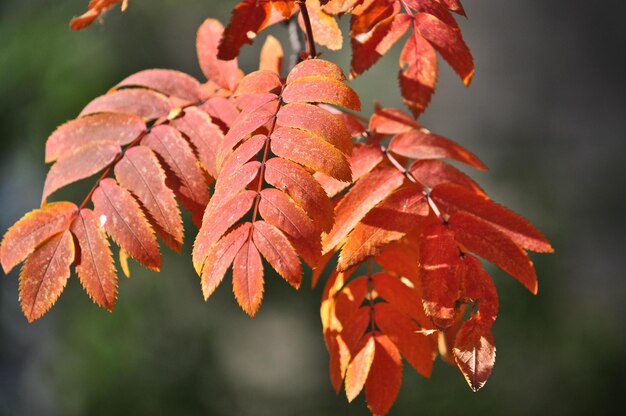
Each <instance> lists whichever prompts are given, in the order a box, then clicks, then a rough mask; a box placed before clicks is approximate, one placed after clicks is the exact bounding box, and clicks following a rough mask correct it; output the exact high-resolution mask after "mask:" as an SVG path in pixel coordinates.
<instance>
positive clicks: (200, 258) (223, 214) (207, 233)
mask: <svg viewBox="0 0 626 416" xmlns="http://www.w3.org/2000/svg"><path fill="white" fill-rule="evenodd" d="M256 195H257V194H256V192H254V191H243V192H240V193H238V194H237V195H235V196H233V197H232V198H230V199H228V200H222V201H219V202H217V203H215V205H212V206H209V207H207V211H206V214H205V217H204V219H203V221H202V227H201V228H200V231H199V232H198V235H197V236H196V241H195V242H194V244H193V265H194V268H195V269H196V272H197V273H198V274H201V273H202V268H203V266H204V264H205V259H206V258H207V256H209V255H210V253H211V247H212V246H213V244H214V243H215V242H216V241H217V240H218V239H219V238H220V237H221V236H222V235H224V233H226V231H228V229H229V228H230V227H231V226H232V225H233V224H235V223H236V222H237V221H239V220H240V219H241V218H242V217H243V216H244V215H246V213H248V211H250V208H251V207H252V203H253V202H254V199H255V198H256ZM225 207H228V210H226V209H225Z"/></svg>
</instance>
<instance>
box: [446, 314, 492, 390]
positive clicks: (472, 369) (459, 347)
mask: <svg viewBox="0 0 626 416" xmlns="http://www.w3.org/2000/svg"><path fill="white" fill-rule="evenodd" d="M453 352H454V360H455V361H456V364H457V366H458V367H459V369H460V370H461V373H463V376H465V380H467V384H469V386H470V388H471V389H472V390H473V391H478V390H480V389H481V388H482V387H483V386H484V385H485V383H486V382H487V379H489V376H490V375H491V372H492V371H493V366H494V364H495V361H496V347H495V345H494V341H493V335H492V334H491V330H490V329H489V328H485V327H483V326H482V325H480V324H479V323H478V322H476V321H474V320H471V319H470V320H469V321H467V322H465V323H464V324H463V326H462V327H461V330H460V331H459V333H458V334H457V336H456V340H455V342H454V349H453Z"/></svg>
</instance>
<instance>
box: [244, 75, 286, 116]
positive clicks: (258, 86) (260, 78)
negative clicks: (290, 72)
mask: <svg viewBox="0 0 626 416" xmlns="http://www.w3.org/2000/svg"><path fill="white" fill-rule="evenodd" d="M282 86H283V83H282V82H281V81H280V78H279V76H278V73H276V72H274V71H267V70H265V71H263V70H259V71H254V72H251V73H249V74H248V75H246V76H245V77H244V78H243V79H242V80H241V82H240V83H239V85H238V86H237V90H236V91H235V94H234V95H235V97H241V96H245V95H250V94H263V93H267V92H271V93H279V92H280V90H281V89H282ZM238 105H239V107H242V108H243V107H244V106H242V105H241V104H239V103H238Z"/></svg>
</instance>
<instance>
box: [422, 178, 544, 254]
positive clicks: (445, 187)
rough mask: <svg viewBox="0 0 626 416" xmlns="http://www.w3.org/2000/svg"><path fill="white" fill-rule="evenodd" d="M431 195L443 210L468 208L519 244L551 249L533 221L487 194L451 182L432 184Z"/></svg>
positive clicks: (535, 249)
mask: <svg viewBox="0 0 626 416" xmlns="http://www.w3.org/2000/svg"><path fill="white" fill-rule="evenodd" d="M431 196H432V198H433V200H434V201H435V202H436V203H437V205H438V206H440V207H441V209H443V210H444V211H445V212H447V213H449V214H453V213H455V212H469V213H470V214H473V215H475V216H476V217H478V218H480V219H481V220H483V221H486V222H488V223H490V224H491V225H492V226H494V227H496V228H497V229H498V230H500V231H501V232H503V233H504V234H506V235H507V236H508V237H509V238H510V239H511V240H513V241H514V242H515V243H516V244H517V245H519V246H520V247H522V248H525V249H527V250H532V251H537V252H540V253H551V252H553V251H554V250H553V248H552V246H551V245H550V243H549V242H548V240H547V239H546V237H544V236H543V234H542V233H541V232H540V231H539V230H537V229H536V228H535V227H534V226H533V225H531V224H530V223H529V222H528V221H526V220H525V219H524V218H522V217H521V216H520V215H518V214H516V213H514V212H513V211H511V210H509V209H508V208H506V207H504V206H502V205H500V204H497V203H496V202H493V201H492V200H490V199H489V198H488V197H487V196H484V195H477V194H476V193H474V192H471V191H469V190H467V189H465V188H463V187H461V186H459V185H455V184H451V183H449V184H441V185H439V186H437V187H435V189H433V192H432V194H431Z"/></svg>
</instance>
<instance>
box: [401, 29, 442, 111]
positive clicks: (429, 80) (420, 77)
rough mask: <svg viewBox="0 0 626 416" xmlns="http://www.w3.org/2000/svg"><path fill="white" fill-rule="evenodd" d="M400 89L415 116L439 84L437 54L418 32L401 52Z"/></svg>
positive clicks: (424, 106)
mask: <svg viewBox="0 0 626 416" xmlns="http://www.w3.org/2000/svg"><path fill="white" fill-rule="evenodd" d="M400 68H401V69H400V75H399V79H400V91H401V93H402V100H403V101H404V103H405V104H406V105H407V106H408V107H409V109H410V110H411V112H412V113H413V115H414V116H415V117H418V116H419V115H420V114H421V113H422V112H423V111H424V109H425V108H426V106H427V105H428V103H429V102H430V98H431V97H432V95H433V93H434V92H435V85H436V84H437V55H436V54H435V50H434V49H433V47H432V46H431V45H430V43H428V41H426V39H424V38H423V37H421V36H419V35H418V34H416V33H414V34H413V35H411V36H410V37H409V39H408V40H407V42H406V43H405V45H404V48H403V49H402V52H401V53H400Z"/></svg>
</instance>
